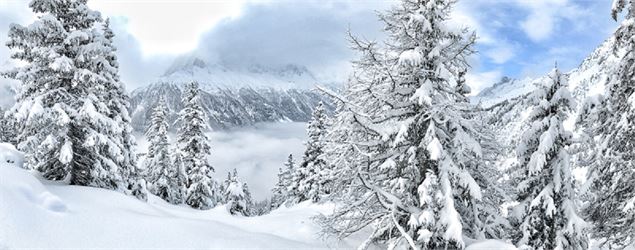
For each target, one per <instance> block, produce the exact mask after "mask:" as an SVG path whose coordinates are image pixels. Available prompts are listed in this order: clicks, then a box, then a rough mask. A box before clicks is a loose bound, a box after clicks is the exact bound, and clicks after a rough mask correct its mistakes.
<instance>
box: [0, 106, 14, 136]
mask: <svg viewBox="0 0 635 250" xmlns="http://www.w3.org/2000/svg"><path fill="white" fill-rule="evenodd" d="M16 136H17V135H16V124H15V122H14V121H13V116H11V114H10V113H9V112H7V111H6V110H4V109H2V107H0V142H5V143H11V144H16Z"/></svg>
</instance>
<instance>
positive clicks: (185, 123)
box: [178, 82, 221, 209]
mask: <svg viewBox="0 0 635 250" xmlns="http://www.w3.org/2000/svg"><path fill="white" fill-rule="evenodd" d="M183 106H184V107H183V110H181V112H180V113H179V119H178V122H179V123H180V125H181V126H180V128H179V130H178V144H179V147H180V149H181V152H182V157H183V166H184V169H185V172H186V173H187V176H188V181H187V197H186V199H185V203H187V204H188V205H190V206H191V207H194V208H198V209H208V208H212V207H214V206H216V205H217V204H218V203H219V201H220V199H221V198H220V194H219V190H218V185H217V183H216V181H215V180H214V179H213V178H212V176H211V174H212V173H213V172H214V168H213V167H212V166H211V165H210V164H209V162H208V161H207V157H208V156H209V155H210V150H211V148H210V146H209V144H208V139H207V136H206V135H205V129H206V128H207V123H206V122H205V113H204V111H203V107H201V104H200V89H199V87H198V83H197V82H191V83H188V84H186V86H185V90H184V91H183Z"/></svg>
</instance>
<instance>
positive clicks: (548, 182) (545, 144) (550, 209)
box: [513, 69, 589, 249]
mask: <svg viewBox="0 0 635 250" xmlns="http://www.w3.org/2000/svg"><path fill="white" fill-rule="evenodd" d="M549 77H550V79H549V81H548V82H546V83H544V85H542V86H539V88H538V89H536V90H535V91H534V92H533V93H532V94H531V96H530V98H532V100H533V102H534V105H535V106H534V108H533V110H532V112H531V114H530V115H529V118H528V121H529V122H530V127H529V129H528V130H526V131H525V132H524V133H523V135H522V138H521V141H520V144H519V146H518V148H517V151H516V154H517V156H518V166H516V169H515V171H514V175H513V178H514V179H515V180H516V181H515V182H514V183H515V184H516V187H517V194H516V196H517V197H516V199H517V201H518V202H519V204H518V206H517V207H516V208H515V210H516V212H515V213H514V214H516V215H518V217H519V218H517V221H515V222H516V224H517V225H516V226H517V227H514V228H518V231H517V235H516V239H515V240H516V243H517V245H519V246H520V247H521V248H528V249H586V248H587V247H588V243H589V239H588V237H587V233H586V229H585V228H586V223H585V222H584V220H583V219H582V218H580V216H578V205H579V204H578V203H579V202H578V199H577V196H576V191H575V188H574V179H573V176H572V174H571V169H572V166H571V163H570V161H569V153H568V152H567V147H568V146H569V145H570V144H571V138H572V134H571V133H570V132H568V131H565V129H564V127H563V125H562V123H563V121H564V120H565V119H566V118H567V115H568V114H567V113H568V112H569V111H570V110H571V109H572V106H573V104H574V103H573V99H572V98H571V94H570V93H569V90H568V89H567V79H566V76H564V75H563V74H562V73H560V71H559V70H558V69H554V70H553V72H552V73H551V74H550V75H549Z"/></svg>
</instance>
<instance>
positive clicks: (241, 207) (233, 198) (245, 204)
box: [224, 169, 253, 216]
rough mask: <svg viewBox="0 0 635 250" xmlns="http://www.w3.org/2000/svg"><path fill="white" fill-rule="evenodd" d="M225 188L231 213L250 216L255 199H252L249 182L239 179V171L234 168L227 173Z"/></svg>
mask: <svg viewBox="0 0 635 250" xmlns="http://www.w3.org/2000/svg"><path fill="white" fill-rule="evenodd" d="M224 187H225V188H224V189H225V191H224V192H225V193H224V195H225V202H227V209H228V210H229V212H230V213H231V214H242V215H244V216H249V215H251V214H250V210H251V206H253V201H252V199H251V193H250V192H249V188H248V187H247V183H243V182H241V181H240V180H239V179H238V171H237V170H236V169H234V170H233V171H232V172H229V173H227V180H225V184H224Z"/></svg>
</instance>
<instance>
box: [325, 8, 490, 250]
mask: <svg viewBox="0 0 635 250" xmlns="http://www.w3.org/2000/svg"><path fill="white" fill-rule="evenodd" d="M454 3H455V1H443V0H402V1H401V4H400V5H399V6H397V7H394V8H393V9H392V10H390V11H388V12H386V13H384V14H382V15H380V18H381V20H382V21H383V22H384V23H385V28H384V30H386V31H387V32H388V40H387V41H386V46H385V47H383V48H378V45H377V43H375V42H364V41H361V40H359V39H357V38H354V37H352V38H351V41H352V43H353V45H354V46H355V47H356V48H357V49H358V50H359V51H360V52H361V59H359V60H358V61H356V62H355V69H356V71H355V74H354V75H353V76H352V77H351V79H350V80H349V84H348V86H347V90H346V91H344V96H341V95H338V94H333V93H332V94H331V96H333V97H334V98H335V99H337V100H338V102H340V103H341V104H339V105H341V106H342V107H339V109H340V110H339V112H340V113H339V114H337V118H336V120H335V122H336V123H335V125H334V126H336V128H335V129H334V130H336V131H340V132H343V131H346V130H348V132H346V133H343V134H344V135H345V140H346V141H344V142H341V143H342V144H341V145H340V148H342V149H344V150H345V151H342V152H346V153H340V154H336V153H332V152H329V155H339V156H340V157H345V158H344V159H333V160H332V162H330V163H331V164H334V163H338V165H336V166H337V169H336V172H337V176H341V177H343V178H346V176H343V174H348V175H349V176H350V175H353V176H355V178H356V179H348V180H345V181H344V182H346V183H348V185H350V186H351V187H350V188H347V189H348V190H347V193H346V195H347V196H346V199H340V200H341V201H342V202H343V203H344V205H343V206H342V207H340V209H338V210H337V211H335V213H334V214H333V216H330V217H328V218H325V219H323V221H322V222H323V223H324V224H325V225H327V226H328V228H327V230H329V231H330V232H332V233H337V234H339V235H340V236H346V235H348V234H351V233H354V232H357V231H358V230H360V229H361V228H365V227H366V226H368V225H372V228H373V229H374V230H373V232H372V234H371V235H370V237H369V239H368V240H367V241H366V242H364V243H363V245H362V246H361V247H366V246H368V244H371V243H373V242H385V243H387V244H388V245H389V247H394V248H397V249H406V248H412V249H453V248H463V247H464V246H465V244H464V242H463V238H464V230H466V229H468V228H473V226H472V225H471V223H473V222H472V221H469V220H468V218H476V217H478V216H480V215H471V216H469V217H467V216H468V215H466V214H463V212H465V209H461V208H462V207H474V205H473V204H479V203H480V202H481V199H482V197H483V194H482V190H481V186H480V185H479V183H477V181H476V180H475V179H474V177H472V174H471V171H470V168H471V167H473V166H475V165H476V164H477V163H478V162H476V161H480V159H481V158H482V149H481V146H480V144H479V141H478V140H477V137H476V134H478V131H477V130H476V129H475V128H474V124H473V121H471V120H469V119H466V118H465V113H466V112H468V111H469V110H471V109H473V108H472V107H471V106H470V105H469V104H468V103H467V102H465V96H464V95H462V92H461V91H459V90H461V89H462V88H459V87H457V86H458V84H457V81H458V79H459V78H460V77H459V72H461V71H462V70H464V69H466V68H467V67H468V65H467V62H466V58H467V56H469V55H470V54H472V53H473V49H472V45H473V43H474V39H475V36H474V35H473V34H471V33H470V32H469V31H468V30H461V31H456V30H454V29H448V28H447V26H446V25H445V24H444V22H446V21H447V20H448V18H449V15H450V11H451V7H452V6H453V4H454ZM329 148H336V147H335V146H329ZM329 159H331V157H330V156H329ZM342 163H343V164H342ZM342 167H344V168H349V167H350V168H352V169H341V168H342ZM337 186H338V187H339V186H341V185H340V184H337ZM458 203H461V204H460V206H459V204H458ZM475 231H476V230H475ZM478 231H481V229H478Z"/></svg>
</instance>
